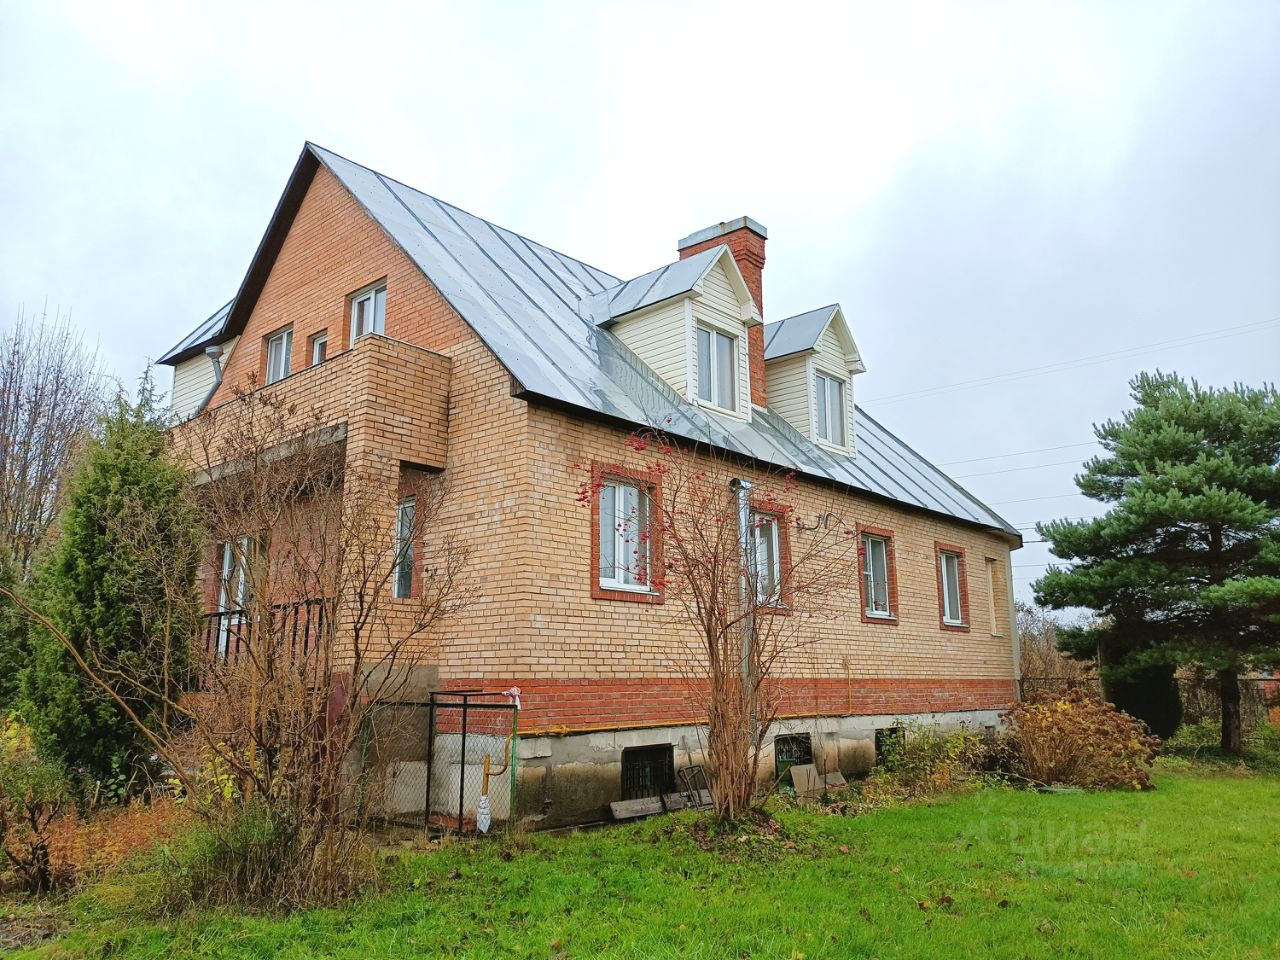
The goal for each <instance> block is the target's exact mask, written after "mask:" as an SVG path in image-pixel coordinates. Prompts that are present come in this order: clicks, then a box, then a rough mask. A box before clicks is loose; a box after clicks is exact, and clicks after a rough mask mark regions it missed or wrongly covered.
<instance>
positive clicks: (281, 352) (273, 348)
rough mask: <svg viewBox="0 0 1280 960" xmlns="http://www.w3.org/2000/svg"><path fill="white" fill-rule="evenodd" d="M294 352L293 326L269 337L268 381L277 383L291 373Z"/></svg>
mask: <svg viewBox="0 0 1280 960" xmlns="http://www.w3.org/2000/svg"><path fill="white" fill-rule="evenodd" d="M292 353H293V327H285V328H284V329H283V330H281V331H280V332H279V333H273V334H272V335H271V336H269V337H267V383H275V382H277V381H279V380H283V379H284V378H285V377H287V376H288V375H289V366H290V359H291V358H290V355H291V354H292Z"/></svg>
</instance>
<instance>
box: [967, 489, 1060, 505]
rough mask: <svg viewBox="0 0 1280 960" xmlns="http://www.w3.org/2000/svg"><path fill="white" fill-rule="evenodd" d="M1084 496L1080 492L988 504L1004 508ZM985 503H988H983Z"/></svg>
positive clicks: (997, 501)
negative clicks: (1037, 501) (1034, 501)
mask: <svg viewBox="0 0 1280 960" xmlns="http://www.w3.org/2000/svg"><path fill="white" fill-rule="evenodd" d="M1083 496H1084V494H1083V493H1081V492H1080V491H1079V490H1076V491H1075V492H1073V493H1051V494H1049V495H1048V496H1047V497H1024V498H1023V499H1021V500H992V501H991V502H990V503H987V506H988V507H1003V506H1006V505H1008V504H1010V503H1031V502H1032V501H1033V500H1061V499H1062V498H1063V497H1083ZM983 502H984V503H985V502H986V501H983Z"/></svg>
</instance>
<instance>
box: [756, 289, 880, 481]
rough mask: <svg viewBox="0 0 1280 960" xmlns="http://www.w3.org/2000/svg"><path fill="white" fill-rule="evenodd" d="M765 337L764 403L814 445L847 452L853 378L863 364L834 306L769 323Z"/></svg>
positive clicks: (852, 415)
mask: <svg viewBox="0 0 1280 960" xmlns="http://www.w3.org/2000/svg"><path fill="white" fill-rule="evenodd" d="M765 339H766V347H765V358H766V362H765V371H766V376H767V378H768V383H767V393H768V397H769V407H770V409H772V410H773V411H774V412H775V413H777V414H778V415H779V416H781V417H782V418H783V419H785V420H786V421H787V422H788V423H790V424H791V425H792V426H793V427H795V428H796V429H797V430H799V431H800V432H801V433H803V434H804V435H805V436H806V437H808V438H809V439H810V440H811V441H813V442H814V443H816V444H817V445H818V446H820V447H822V448H824V449H826V450H830V451H831V452H832V453H837V454H841V455H844V456H853V455H854V454H855V453H856V450H855V443H854V433H855V412H856V408H855V406H854V402H853V378H854V377H855V376H856V375H857V374H859V373H861V372H863V370H864V369H866V368H865V367H864V365H863V363H862V357H861V355H860V354H859V353H858V348H857V345H856V344H855V343H854V342H853V337H852V335H851V334H850V332H849V327H848V323H847V322H846V321H845V318H844V314H843V313H842V311H841V310H840V308H839V306H836V305H834V304H833V305H832V306H830V307H823V308H821V309H819V310H813V311H810V312H809V313H805V314H800V315H798V316H796V317H791V318H789V319H787V320H783V321H780V322H779V324H776V325H774V324H771V325H770V326H769V327H767V328H766V331H765ZM820 392H821V397H820V396H819V393H820ZM833 400H834V401H835V402H837V403H838V404H839V408H838V409H836V408H835V407H833V405H832V401H833ZM842 436H843V439H841V437H842Z"/></svg>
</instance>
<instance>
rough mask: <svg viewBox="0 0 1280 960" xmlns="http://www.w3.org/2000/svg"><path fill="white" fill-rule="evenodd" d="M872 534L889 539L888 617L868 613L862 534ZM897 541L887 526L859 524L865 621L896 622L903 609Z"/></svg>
mask: <svg viewBox="0 0 1280 960" xmlns="http://www.w3.org/2000/svg"><path fill="white" fill-rule="evenodd" d="M864 533H865V534H870V535H871V536H873V537H883V538H884V539H885V540H887V541H888V543H887V545H886V546H887V549H886V550H885V559H886V561H887V563H888V566H889V613H890V616H887V617H873V616H871V615H870V614H868V613H867V578H866V570H865V563H866V551H865V550H864V548H863V546H862V535H863V534H864ZM897 552H898V547H897V542H896V539H895V536H894V532H893V531H892V530H890V529H888V528H887V527H872V526H868V525H867V524H863V523H860V524H858V596H859V598H860V600H861V603H860V607H859V612H860V613H861V614H862V622H863V623H891V624H896V623H897V622H898V618H899V617H900V616H901V614H902V611H901V610H899V609H898V559H897Z"/></svg>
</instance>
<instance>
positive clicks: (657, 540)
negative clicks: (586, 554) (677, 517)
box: [590, 460, 666, 603]
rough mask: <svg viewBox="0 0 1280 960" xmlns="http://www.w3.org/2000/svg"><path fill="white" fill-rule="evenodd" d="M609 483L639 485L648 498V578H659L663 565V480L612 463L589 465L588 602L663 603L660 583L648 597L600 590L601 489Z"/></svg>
mask: <svg viewBox="0 0 1280 960" xmlns="http://www.w3.org/2000/svg"><path fill="white" fill-rule="evenodd" d="M608 480H624V481H629V482H631V483H635V484H638V485H639V486H641V487H643V488H644V489H645V490H647V491H648V494H649V578H650V580H651V581H652V580H653V578H654V576H655V574H658V575H660V574H661V572H662V570H663V569H664V567H663V565H662V536H661V530H662V522H661V521H662V477H661V476H660V475H659V474H657V473H654V472H651V471H647V470H632V469H629V468H627V467H623V466H620V465H618V464H615V463H600V462H599V461H596V460H593V461H592V462H591V551H590V552H591V571H590V576H591V598H592V599H593V600H620V601H622V602H623V603H662V602H663V601H664V600H665V599H666V597H665V592H664V591H663V589H662V586H661V580H659V582H658V583H659V585H658V586H657V587H656V588H653V587H652V584H650V586H651V589H650V591H649V592H648V593H642V592H640V591H636V590H610V589H609V588H608V587H602V586H600V487H601V484H603V483H604V482H605V481H608Z"/></svg>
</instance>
